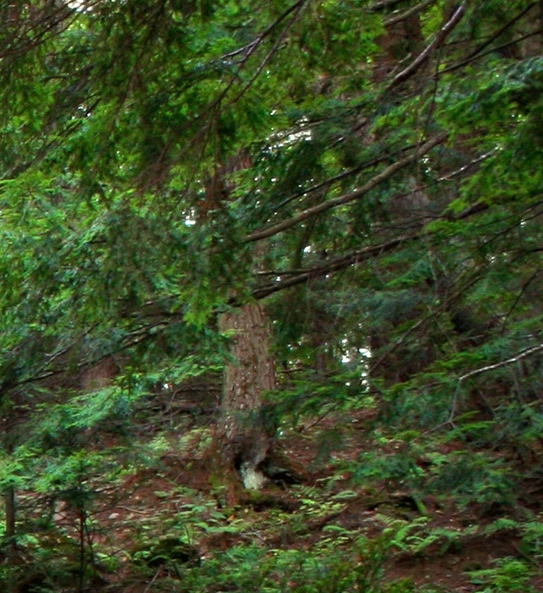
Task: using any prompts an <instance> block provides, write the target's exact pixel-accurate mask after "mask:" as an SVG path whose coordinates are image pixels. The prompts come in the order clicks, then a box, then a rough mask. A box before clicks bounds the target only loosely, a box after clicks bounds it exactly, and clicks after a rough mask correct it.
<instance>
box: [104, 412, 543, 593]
mask: <svg viewBox="0 0 543 593" xmlns="http://www.w3.org/2000/svg"><path fill="white" fill-rule="evenodd" d="M163 421H164V426H163V428H162V429H161V430H156V427H155V428H154V432H153V433H151V434H147V435H145V436H144V434H143V433H142V437H141V438H142V440H146V441H147V444H148V446H149V447H150V448H151V449H153V450H154V451H159V453H157V455H156V458H155V459H154V460H152V461H151V462H149V463H147V464H142V465H141V466H140V467H139V468H137V469H135V470H134V471H132V472H130V473H128V474H126V475H125V476H124V477H123V479H122V481H121V482H119V483H118V484H117V485H116V486H115V487H112V489H111V490H110V491H109V492H108V493H107V498H108V500H109V501H110V502H109V503H108V504H107V508H104V505H103V504H102V505H101V508H100V510H99V511H98V512H97V513H96V515H95V516H94V517H93V524H94V525H96V526H99V528H95V529H94V533H93V535H92V546H93V547H94V548H95V549H98V548H100V549H102V550H109V551H110V553H111V554H112V556H114V557H115V558H116V565H115V570H114V571H113V572H114V574H111V572H109V574H108V571H107V570H106V571H105V572H104V583H103V587H104V588H103V590H105V591H118V592H120V591H123V592H126V593H153V592H154V593H157V592H161V591H171V592H174V591H175V592H177V591H190V590H192V589H191V588H190V587H189V588H184V587H183V585H182V584H179V585H176V584H175V583H176V582H177V580H179V579H180V581H182V578H181V576H182V575H180V570H190V568H185V565H186V567H190V566H193V565H194V561H195V560H197V562H198V564H199V565H200V566H206V563H210V562H211V561H213V560H214V559H215V560H216V559H217V558H219V557H221V555H224V554H228V553H229V551H232V550H240V549H243V548H244V547H245V548H247V547H256V548H258V549H259V550H261V551H262V554H263V556H258V559H257V560H255V562H262V558H265V557H266V554H267V555H277V554H278V553H281V552H288V551H292V552H300V553H306V554H308V555H310V554H312V553H317V554H318V553H321V554H322V553H323V551H324V554H325V555H326V550H335V551H339V552H341V553H343V554H344V555H345V557H349V558H351V559H352V564H351V566H357V565H359V564H361V563H362V564H363V563H367V562H370V563H371V562H374V563H375V566H374V567H373V568H374V569H375V571H374V572H375V574H374V577H372V578H373V579H374V582H372V583H371V586H372V587H373V588H370V589H368V591H370V590H371V591H392V592H394V593H396V592H397V593H404V592H408V591H436V592H438V591H441V592H450V593H453V592H454V593H470V592H476V591H485V592H494V591H496V592H498V593H502V592H506V591H517V590H518V591H525V590H526V591H527V590H530V591H543V574H542V571H541V568H542V566H541V565H538V564H537V561H534V559H533V557H532V556H529V555H527V553H526V551H525V550H524V549H523V538H522V534H521V533H520V531H519V529H518V523H517V521H518V520H519V518H522V517H525V516H528V515H529V516H534V517H535V516H537V515H539V514H540V512H541V511H542V510H543V487H541V488H540V487H539V485H534V484H530V485H529V486H527V488H529V491H528V490H527V491H526V493H524V495H523V496H521V497H520V498H521V499H522V501H523V502H522V506H521V507H519V506H516V505H515V506H511V505H508V504H504V505H501V504H499V503H498V504H497V503H495V502H494V503H492V504H490V505H478V504H467V505H458V504H456V502H455V501H454V500H452V499H449V498H448V497H447V496H439V497H436V496H430V495H428V496H421V497H420V498H418V497H417V496H416V495H414V494H413V492H410V491H409V490H408V489H402V487H401V485H400V486H399V485H398V484H393V485H391V484H387V483H386V482H383V481H380V480H379V479H373V480H372V481H370V482H368V483H363V482H361V480H355V479H353V473H352V468H353V467H355V466H356V461H357V459H359V458H360V456H361V453H364V452H371V451H372V450H375V446H376V443H375V440H374V439H369V438H368V428H367V427H368V422H370V421H371V413H368V412H364V411H361V412H358V413H357V414H354V415H350V416H349V418H348V420H347V419H346V418H345V417H333V416H332V415H329V416H325V417H323V418H321V419H320V420H318V421H315V420H312V421H308V422H307V423H306V424H304V423H303V422H302V423H299V424H298V425H297V426H296V427H295V428H290V429H288V430H285V431H284V432H283V435H282V436H281V438H280V440H279V445H280V449H281V452H282V455H283V458H284V459H286V460H290V463H289V466H290V467H289V475H288V476H286V478H285V479H284V480H277V481H270V483H269V485H268V486H267V487H266V488H265V489H264V490H263V491H261V492H259V493H247V494H246V495H244V496H242V498H241V500H240V501H239V504H237V505H235V506H234V507H227V506H225V503H224V500H223V492H222V491H221V485H220V483H214V478H213V476H212V475H211V473H210V468H209V464H208V462H207V457H206V451H207V450H208V446H209V441H210V437H211V434H212V419H211V416H209V415H207V414H206V413H203V414H199V415H198V416H194V417H193V416H190V414H189V416H187V415H186V414H185V415H179V416H176V415H175V413H174V414H172V415H171V416H170V417H163ZM338 427H339V431H340V432H341V433H342V434H341V435H340V437H341V438H338V436H337V431H338ZM334 435H335V436H334ZM327 438H330V439H336V440H337V446H335V447H328V448H327V447H326V439H327ZM386 446H388V447H391V448H394V447H396V446H397V445H394V444H391V443H388V444H386V445H385V447H386ZM448 447H449V449H450V447H451V445H450V444H449V445H448ZM323 449H324V450H325V452H324V453H323ZM444 453H445V452H444ZM420 463H421V464H424V463H425V460H424V459H421V460H420ZM343 468H347V469H343ZM292 474H294V477H295V479H292ZM102 503H103V501H102ZM176 542H183V544H182V545H183V546H184V547H183V548H182V550H181V552H180V550H179V548H178V547H176ZM360 542H362V544H361V543H360ZM160 546H162V547H160ZM376 550H377V552H376ZM104 557H105V556H104ZM232 557H233V558H234V557H235V555H234V556H232ZM515 560H519V561H520V562H522V563H524V564H522V565H521V566H525V565H528V566H530V567H531V568H532V569H533V570H532V571H531V573H530V576H529V578H525V574H524V573H523V572H522V570H521V571H520V573H519V575H518V588H516V585H515V582H517V581H516V580H515V579H516V578H517V577H516V576H515V570H516V568H517V569H518V564H517V563H515ZM241 561H242V562H244V563H247V568H248V570H249V571H250V570H258V567H255V566H252V567H251V566H250V563H251V560H250V558H243V559H242V560H240V562H241ZM500 562H501V563H502V564H501V566H502V569H503V567H505V568H504V569H503V570H501V572H500V570H497V569H496V567H497V566H498V565H500ZM497 563H498V564H497ZM172 566H173V568H172ZM179 566H182V568H181V569H179ZM515 567H516V568H515ZM372 570H373V569H372ZM485 570H488V571H490V572H488V573H486V574H485V572H484V571H485ZM493 571H494V572H493ZM370 572H371V571H370ZM539 574H542V576H538V575H539ZM474 575H475V576H474ZM477 575H479V578H477ZM481 575H482V576H481ZM377 581H379V583H385V584H386V583H395V584H396V585H394V586H388V588H387V585H383V586H382V588H379V586H377V585H376V583H377ZM172 583H173V584H172ZM485 583H486V585H485ZM489 583H490V585H489ZM522 583H524V584H522ZM526 586H527V587H529V588H528V589H526V588H525V587H526ZM290 588H291V589H292V590H296V591H313V589H311V588H310V587H309V586H307V587H306V588H305V589H304V588H303V587H302V586H301V585H300V583H298V582H296V580H295V578H294V577H293V581H292V584H291V587H290ZM95 590H98V589H95ZM100 590H102V588H100ZM198 590H200V589H198ZM203 590H206V591H217V592H219V591H234V590H236V591H237V590H239V591H245V590H248V589H247V588H246V587H245V588H244V586H243V585H240V586H239V588H236V585H233V584H232V583H230V584H226V585H224V584H223V585H221V584H220V583H217V584H216V585H213V586H211V585H210V586H208V587H205V588H204V589H203ZM250 590H252V591H257V590H258V588H257V587H256V585H254V588H251V589H250ZM277 590H281V591H283V590H285V591H286V590H290V589H289V586H287V585H283V588H282V589H281V588H278V589H277ZM314 590H315V591H320V590H322V591H325V590H326V591H328V590H330V591H335V590H336V589H334V587H331V588H328V589H326V588H325V587H322V588H321V589H318V588H315V589H314ZM337 590H338V591H339V590H346V591H351V590H352V591H360V590H361V588H360V585H359V588H358V589H355V588H353V589H348V588H347V589H340V588H337Z"/></svg>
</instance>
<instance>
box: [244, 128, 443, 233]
mask: <svg viewBox="0 0 543 593" xmlns="http://www.w3.org/2000/svg"><path fill="white" fill-rule="evenodd" d="M446 138H447V134H441V135H439V136H436V137H435V138H432V139H431V140H428V141H427V142H425V143H424V144H422V145H421V146H419V147H418V148H417V149H416V150H415V151H414V152H413V153H412V154H410V155H409V156H407V157H405V158H403V159H400V160H399V161H396V162H395V163H393V164H392V165H389V166H388V167H386V168H385V169H383V171H381V172H380V173H377V175H375V176H374V177H372V178H371V179H369V180H368V181H366V183H364V185H363V186H362V187H360V188H358V189H356V190H354V191H352V192H349V193H347V194H343V195H341V196H338V197H337V198H333V199H331V200H327V201H325V202H321V203H320V204H317V205H316V206H312V207H311V208H307V209H306V210H303V211H302V212H299V213H298V214H297V215H296V216H293V217H292V218H289V219H288V220H283V221H281V222H279V223H277V224H275V225H272V226H270V227H268V228H265V229H262V230H260V231H255V232H254V233H251V234H249V235H247V237H246V238H245V242H246V243H249V242H253V241H260V240H262V239H267V238H268V237H272V236H273V235H277V234H278V233H281V232H283V231H285V230H287V229H290V228H292V227H295V226H297V225H299V224H300V223H301V222H303V221H304V220H307V219H308V218H312V217H313V216H317V215H318V214H322V213H323V212H327V211H328V210H332V209H333V208H337V207H339V206H344V205H345V204H349V203H351V202H354V201H355V200H358V199H359V198H361V197H363V196H364V195H366V194H367V193H368V192H370V191H371V190H372V189H374V188H376V187H377V186H378V185H379V184H381V183H383V182H384V181H386V180H388V179H389V178H390V177H392V176H393V175H394V174H395V173H397V172H398V171H400V170H401V169H403V168H405V167H407V166H408V165H410V164H411V163H413V162H415V161H416V160H417V159H419V158H420V157H421V156H423V155H425V154H426V153H428V152H430V150H432V148H434V147H436V146H438V145H439V144H441V143H443V142H444V141H445V140H446Z"/></svg>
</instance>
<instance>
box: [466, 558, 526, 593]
mask: <svg viewBox="0 0 543 593" xmlns="http://www.w3.org/2000/svg"><path fill="white" fill-rule="evenodd" d="M532 574H533V569H532V568H531V567H529V566H528V565H527V564H526V563H525V562H523V561H521V560H518V559H516V558H501V559H500V560H498V561H496V562H495V566H493V567H492V568H484V569H481V570H474V571H471V572H470V578H471V581H472V583H473V584H475V585H476V586H477V587H478V588H477V591H481V593H509V592H511V593H512V592H513V591H529V592H530V593H531V592H532V591H536V589H535V588H534V587H532V586H531V585H530V577H531V576H532Z"/></svg>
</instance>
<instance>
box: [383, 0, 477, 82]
mask: <svg viewBox="0 0 543 593" xmlns="http://www.w3.org/2000/svg"><path fill="white" fill-rule="evenodd" d="M465 9H466V2H465V1H464V2H462V4H461V5H460V6H459V7H458V8H457V9H456V10H455V11H454V13H453V15H452V16H451V18H450V19H449V20H448V21H447V22H446V23H445V24H444V25H443V26H442V27H441V29H440V30H439V31H438V32H437V35H436V36H435V37H434V39H433V40H432V42H431V43H430V44H429V45H427V46H426V47H425V48H424V50H423V51H422V52H421V53H420V54H419V55H418V56H417V57H416V58H415V59H414V60H413V61H412V62H411V64H409V66H407V68H404V70H402V71H401V72H399V73H398V74H396V76H395V77H394V78H393V79H392V82H391V83H390V85H389V86H388V89H387V91H390V90H392V89H393V88H394V87H396V86H398V85H399V84H401V83H403V82H405V81H406V80H407V79H408V78H410V77H411V76H413V74H415V72H417V70H418V69H419V68H420V67H421V66H422V64H424V62H426V60H428V59H429V57H430V55H431V54H432V53H433V52H434V51H435V50H436V49H437V48H439V47H440V46H441V45H443V43H444V41H445V39H447V37H448V36H449V34H450V33H451V32H452V31H453V29H454V28H455V27H456V25H457V24H458V23H459V22H460V20H461V18H462V17H463V16H464V12H465Z"/></svg>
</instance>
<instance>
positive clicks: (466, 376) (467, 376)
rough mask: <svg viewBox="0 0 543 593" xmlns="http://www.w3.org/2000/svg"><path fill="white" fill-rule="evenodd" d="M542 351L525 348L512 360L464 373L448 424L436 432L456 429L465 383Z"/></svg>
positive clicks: (457, 389)
mask: <svg viewBox="0 0 543 593" xmlns="http://www.w3.org/2000/svg"><path fill="white" fill-rule="evenodd" d="M542 350H543V344H538V345H537V346H531V347H530V348H525V349H524V350H521V351H520V352H519V353H518V354H516V355H515V356H512V357H511V358H507V359H505V360H500V361H499V362H495V363H493V364H487V365H485V366H484V367H479V368H478V369H473V370H472V371H469V372H467V373H464V374H463V375H461V376H460V377H458V383H457V386H456V390H455V392H454V397H453V402H452V406H451V413H450V415H449V418H448V419H447V421H446V422H443V423H442V424H440V425H439V426H437V427H436V428H435V429H434V430H436V429H437V428H440V427H442V426H445V425H446V424H450V425H451V426H453V427H454V418H455V416H456V410H457V407H458V396H459V395H460V388H461V387H462V385H463V383H464V382H465V381H467V380H468V379H471V378H472V377H476V376H477V375H482V374H483V373H488V372H489V371H495V370H496V369H500V368H502V367H504V366H508V365H510V364H515V363H516V362H519V361H520V360H522V359H524V358H526V357H528V356H531V355H532V354H536V353H537V352H541V351H542Z"/></svg>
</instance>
